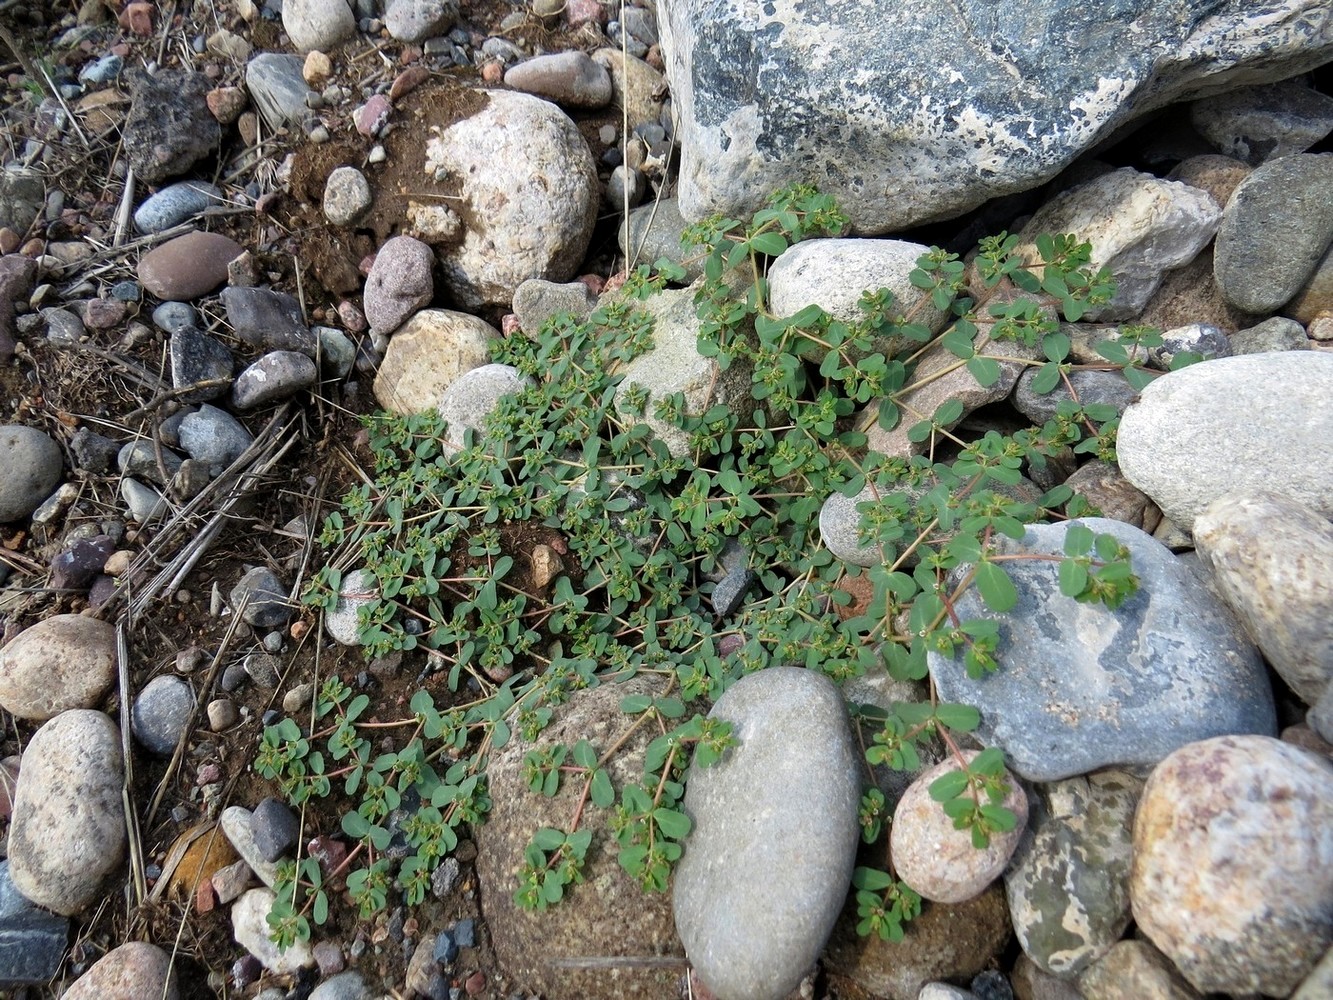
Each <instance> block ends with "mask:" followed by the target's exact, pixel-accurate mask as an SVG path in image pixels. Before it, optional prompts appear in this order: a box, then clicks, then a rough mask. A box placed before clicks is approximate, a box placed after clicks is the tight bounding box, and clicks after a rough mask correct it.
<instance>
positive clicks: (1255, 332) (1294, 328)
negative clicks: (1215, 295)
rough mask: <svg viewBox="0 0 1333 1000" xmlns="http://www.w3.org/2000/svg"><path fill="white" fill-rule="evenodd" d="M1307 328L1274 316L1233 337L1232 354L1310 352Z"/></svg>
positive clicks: (1293, 321)
mask: <svg viewBox="0 0 1333 1000" xmlns="http://www.w3.org/2000/svg"><path fill="white" fill-rule="evenodd" d="M1309 349H1310V338H1309V337H1307V336H1306V335H1305V327H1303V326H1301V325H1300V324H1299V323H1297V322H1296V321H1295V320H1294V319H1287V318H1286V317H1285V316H1272V317H1270V318H1268V319H1266V320H1264V321H1263V322H1262V323H1259V324H1257V325H1255V326H1250V327H1246V328H1245V329H1244V330H1237V331H1236V332H1235V333H1233V334H1232V335H1231V353H1232V354H1233V355H1234V354H1265V353H1267V352H1268V351H1308V350H1309Z"/></svg>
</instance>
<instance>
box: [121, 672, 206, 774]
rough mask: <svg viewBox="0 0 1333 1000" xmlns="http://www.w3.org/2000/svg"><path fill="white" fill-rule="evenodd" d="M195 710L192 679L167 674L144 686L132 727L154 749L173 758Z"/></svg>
mask: <svg viewBox="0 0 1333 1000" xmlns="http://www.w3.org/2000/svg"><path fill="white" fill-rule="evenodd" d="M193 712H194V691H193V690H192V689H191V687H190V682H189V681H187V680H185V678H183V677H177V676H176V675H175V674H164V675H162V676H161V677H154V678H153V679H152V680H151V681H149V682H148V683H147V684H146V685H144V689H143V690H142V691H141V692H139V697H137V698H136V699H134V708H133V709H131V711H130V729H131V730H132V731H133V732H134V737H135V739H137V740H138V741H139V742H140V743H141V744H142V745H143V746H144V747H146V748H147V749H148V750H149V751H150V752H152V753H155V754H157V755H158V756H159V757H170V756H171V755H172V754H173V753H175V751H176V744H177V743H178V742H179V741H180V738H181V734H182V733H183V732H184V731H185V727H186V726H188V725H189V724H190V716H191V714H192V713H193Z"/></svg>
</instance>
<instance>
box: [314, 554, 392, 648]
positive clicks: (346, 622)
mask: <svg viewBox="0 0 1333 1000" xmlns="http://www.w3.org/2000/svg"><path fill="white" fill-rule="evenodd" d="M378 589H379V581H378V580H376V579H375V574H374V573H373V572H372V571H370V570H368V569H354V570H352V571H351V572H350V573H347V574H346V575H344V576H343V578H342V584H341V586H340V587H339V588H338V601H337V603H336V604H334V606H333V609H332V610H330V611H326V612H325V613H324V631H326V632H328V633H329V635H330V636H332V637H333V639H334V640H335V641H336V642H339V643H341V644H342V645H344V646H359V645H360V644H361V640H360V637H359V632H360V627H359V626H358V624H357V614H358V612H359V611H360V609H361V608H363V607H369V606H370V605H371V604H373V603H374V602H375V601H376V600H377V599H378V598H377V591H378Z"/></svg>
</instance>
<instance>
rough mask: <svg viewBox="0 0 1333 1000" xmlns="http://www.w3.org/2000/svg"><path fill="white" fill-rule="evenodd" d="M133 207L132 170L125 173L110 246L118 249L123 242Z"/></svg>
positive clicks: (129, 169) (131, 168) (128, 169)
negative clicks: (123, 186) (114, 231)
mask: <svg viewBox="0 0 1333 1000" xmlns="http://www.w3.org/2000/svg"><path fill="white" fill-rule="evenodd" d="M133 207H134V168H133V167H129V168H127V169H126V171H125V189H124V190H123V191H122V192H121V194H120V205H119V206H118V207H117V208H116V233H115V235H114V236H112V237H111V245H112V246H113V247H118V246H120V245H121V244H122V243H124V242H125V232H126V230H128V229H129V226H130V213H131V211H132V210H133Z"/></svg>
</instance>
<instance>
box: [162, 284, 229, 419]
mask: <svg viewBox="0 0 1333 1000" xmlns="http://www.w3.org/2000/svg"><path fill="white" fill-rule="evenodd" d="M165 304H166V303H164V305H165ZM159 308H160V307H159ZM232 366H233V362H232V357H231V351H229V350H227V347H226V345H225V344H223V343H222V342H221V341H219V340H217V339H215V338H214V337H210V336H209V335H208V334H206V333H202V332H200V331H199V330H195V329H193V328H191V327H185V328H182V329H179V330H177V331H176V332H175V333H173V334H172V335H171V386H172V388H173V389H184V388H185V387H186V386H191V385H198V384H199V383H202V382H212V383H216V384H214V385H209V386H206V387H204V388H201V389H195V390H193V391H191V392H188V393H183V394H182V395H181V397H180V398H181V400H182V401H183V402H186V403H201V402H203V401H204V400H206V399H217V398H218V397H219V396H222V395H225V394H226V392H227V390H228V389H230V388H231V374H232Z"/></svg>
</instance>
